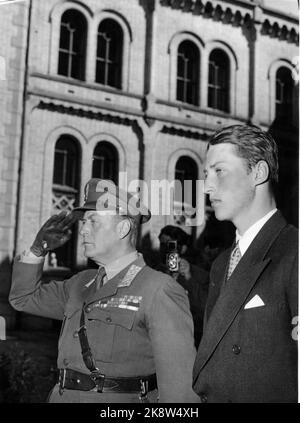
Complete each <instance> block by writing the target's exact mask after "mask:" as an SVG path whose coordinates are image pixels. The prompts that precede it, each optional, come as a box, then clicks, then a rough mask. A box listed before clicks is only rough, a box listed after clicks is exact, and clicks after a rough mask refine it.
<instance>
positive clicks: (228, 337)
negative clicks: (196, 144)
mask: <svg viewBox="0 0 300 423" xmlns="http://www.w3.org/2000/svg"><path fill="white" fill-rule="evenodd" d="M205 176H206V180H205V191H206V193H207V194H208V195H209V198H210V201H211V204H212V207H213V209H214V211H215V215H216V218H217V219H219V220H229V221H231V222H232V223H233V224H234V225H235V227H236V243H235V245H234V246H233V247H232V249H231V250H228V251H225V252H224V253H222V254H221V255H220V256H219V257H218V258H217V259H216V260H215V262H214V264H213V266H212V269H211V274H210V288H209V295H208V301H207V307H206V317H205V326H204V333H203V337H202V341H201V343H200V346H199V350H198V353H197V357H196V361H195V365H194V372H193V373H194V374H193V388H194V390H195V392H196V393H197V394H198V395H199V397H200V399H201V401H202V402H237V403H238V402H274V403H275V402H297V339H296V337H295V336H294V334H295V327H294V326H293V324H296V322H297V316H298V270H297V265H298V235H297V230H296V229H295V228H294V227H293V226H291V225H288V224H287V222H286V221H285V219H284V218H283V216H282V215H281V213H280V211H279V210H277V208H276V203H275V198H274V191H273V188H274V185H275V184H276V182H277V178H278V158H277V147H276V144H275V141H274V140H273V138H272V137H271V135H270V134H267V133H265V132H264V131H262V130H261V129H260V128H258V127H256V126H246V125H245V126H244V125H234V126H230V127H227V128H224V129H221V130H220V131H218V132H217V133H216V134H215V135H214V136H213V137H212V139H211V140H210V141H209V145H208V150H207V159H206V169H205Z"/></svg>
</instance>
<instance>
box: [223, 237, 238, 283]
mask: <svg viewBox="0 0 300 423" xmlns="http://www.w3.org/2000/svg"><path fill="white" fill-rule="evenodd" d="M241 258H242V254H241V250H240V247H239V243H238V242H237V243H236V245H235V247H234V249H233V250H232V252H231V255H230V261H229V266H228V271H227V276H226V281H228V279H229V278H230V276H231V275H232V273H233V271H234V269H235V268H236V266H237V264H238V262H239V261H240V259H241Z"/></svg>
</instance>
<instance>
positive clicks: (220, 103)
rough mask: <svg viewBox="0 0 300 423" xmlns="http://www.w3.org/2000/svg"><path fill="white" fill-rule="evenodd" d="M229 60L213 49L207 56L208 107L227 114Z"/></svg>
mask: <svg viewBox="0 0 300 423" xmlns="http://www.w3.org/2000/svg"><path fill="white" fill-rule="evenodd" d="M229 77H230V75H229V58H228V56H227V54H226V53H225V52H224V51H223V50H221V49H215V50H213V51H212V52H211V54H210V56H209V72H208V107H212V108H213V109H217V110H222V111H223V112H229V104H230V101H229V100H230V99H229V92H230V83H229Z"/></svg>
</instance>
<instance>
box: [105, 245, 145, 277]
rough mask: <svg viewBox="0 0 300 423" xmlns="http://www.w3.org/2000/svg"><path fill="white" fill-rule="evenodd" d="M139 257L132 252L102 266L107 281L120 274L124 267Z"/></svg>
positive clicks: (135, 252)
mask: <svg viewBox="0 0 300 423" xmlns="http://www.w3.org/2000/svg"><path fill="white" fill-rule="evenodd" d="M138 257H139V254H138V252H137V251H133V252H131V253H129V254H126V255H125V256H122V257H120V258H118V259H117V260H114V261H112V262H110V263H108V264H105V265H104V268H105V272H106V277H107V280H108V281H109V280H110V279H112V278H114V277H115V276H116V275H117V274H118V273H120V272H121V271H122V270H123V269H125V267H127V266H129V264H130V263H132V262H134V261H135V260H136V259H137V258H138Z"/></svg>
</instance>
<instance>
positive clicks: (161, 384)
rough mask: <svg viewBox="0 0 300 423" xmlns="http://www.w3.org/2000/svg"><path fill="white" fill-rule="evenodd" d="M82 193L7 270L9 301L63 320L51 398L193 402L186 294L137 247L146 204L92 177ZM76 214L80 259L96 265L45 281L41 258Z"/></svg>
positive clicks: (190, 325) (22, 308)
mask: <svg viewBox="0 0 300 423" xmlns="http://www.w3.org/2000/svg"><path fill="white" fill-rule="evenodd" d="M85 194H86V195H85V201H84V204H83V206H82V207H80V208H78V209H75V210H74V212H73V213H71V214H69V215H66V214H64V213H61V214H59V215H57V216H52V217H51V218H50V219H49V220H48V221H47V222H46V223H45V224H44V226H43V227H42V228H41V229H40V231H39V232H38V234H37V236H36V238H35V241H34V243H33V245H32V246H31V248H30V251H28V252H24V253H23V254H21V256H19V257H17V258H16V260H15V262H14V266H13V277H12V287H11V291H10V297H9V299H10V303H11V304H12V306H13V307H14V308H15V309H16V310H19V311H23V312H28V313H31V314H36V315H40V316H45V317H49V318H52V319H61V320H63V323H62V329H61V334H60V338H59V345H58V369H59V381H58V383H57V384H56V385H55V387H54V388H53V390H52V393H51V395H50V398H49V402H53V403H55V402H79V403H80V402H97V403H115V402H129V403H133V402H157V401H158V400H159V401H160V402H174V403H176V402H198V401H199V400H198V397H197V395H196V394H195V393H194V392H193V390H192V367H193V362H194V359H195V355H196V352H195V349H194V345H193V323H192V317H191V314H190V311H189V303H188V298H187V296H186V293H185V291H184V289H183V288H182V287H181V286H180V285H179V284H175V283H174V281H173V279H172V278H171V277H170V276H168V275H165V274H163V273H161V272H157V271H155V270H153V269H151V268H149V267H148V266H146V265H145V262H144V260H143V257H142V256H141V255H140V254H139V253H137V251H136V239H137V233H138V230H139V225H140V223H145V222H147V221H148V220H149V219H150V216H151V214H150V212H149V210H148V209H147V208H146V207H144V206H143V205H142V204H140V203H139V202H137V200H136V199H135V198H134V197H132V196H131V195H130V194H129V193H127V192H125V191H123V190H121V189H119V188H118V187H116V186H114V184H112V183H111V182H110V181H105V180H100V179H91V180H90V181H89V182H88V183H87V185H86V189H85ZM79 218H80V219H81V220H82V223H81V229H80V235H81V236H82V240H83V246H84V253H85V256H86V257H87V258H89V259H91V260H93V261H94V262H95V263H96V264H97V265H98V266H99V268H98V270H97V269H89V270H85V271H82V272H80V273H78V274H76V275H75V276H73V277H71V278H70V279H67V280H64V281H51V282H50V283H47V284H45V283H43V282H42V271H43V262H44V257H45V255H46V254H47V252H48V251H49V250H53V249H55V248H57V247H59V246H61V245H63V244H64V243H65V242H66V241H67V240H68V239H69V238H70V236H71V226H72V225H73V223H74V222H75V221H76V220H77V219H79Z"/></svg>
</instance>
